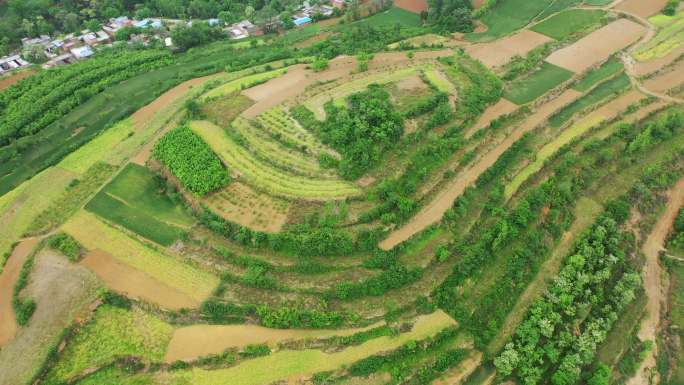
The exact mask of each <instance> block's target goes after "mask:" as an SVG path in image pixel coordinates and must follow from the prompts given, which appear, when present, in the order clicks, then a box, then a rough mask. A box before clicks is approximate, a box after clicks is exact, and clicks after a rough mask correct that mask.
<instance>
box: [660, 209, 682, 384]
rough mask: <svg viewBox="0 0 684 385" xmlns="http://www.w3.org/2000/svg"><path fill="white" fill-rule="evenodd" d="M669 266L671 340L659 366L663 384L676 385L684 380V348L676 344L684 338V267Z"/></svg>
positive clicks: (665, 343)
mask: <svg viewBox="0 0 684 385" xmlns="http://www.w3.org/2000/svg"><path fill="white" fill-rule="evenodd" d="M680 217H681V215H680ZM679 234H681V231H679V230H678V231H677V232H673V234H672V235H673V236H678V235H679ZM667 266H668V267H669V268H668V270H669V273H670V280H671V286H670V292H669V300H670V302H669V303H670V305H669V307H668V314H667V319H668V320H669V321H670V322H671V323H670V324H669V328H667V329H666V330H665V332H666V333H667V334H669V336H668V337H669V338H664V339H663V340H662V342H661V344H662V345H661V346H659V349H663V353H662V354H663V358H659V361H660V362H663V363H664V365H662V364H661V365H659V366H661V367H664V368H663V369H665V371H663V369H660V368H659V369H660V373H661V376H663V377H662V383H663V384H666V385H676V384H679V383H681V382H682V381H683V380H684V347H683V346H682V344H681V343H676V342H674V341H676V339H675V338H679V341H681V339H682V338H684V332H683V331H682V330H683V326H684V310H683V309H684V265H683V264H682V263H681V262H677V261H669V262H668V264H667ZM659 352H660V350H659ZM660 362H659V363H660ZM663 373H664V375H663Z"/></svg>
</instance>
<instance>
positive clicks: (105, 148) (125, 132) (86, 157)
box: [59, 119, 133, 174]
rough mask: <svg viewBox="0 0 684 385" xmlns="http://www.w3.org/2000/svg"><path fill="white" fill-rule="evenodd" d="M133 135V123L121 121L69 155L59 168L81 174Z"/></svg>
mask: <svg viewBox="0 0 684 385" xmlns="http://www.w3.org/2000/svg"><path fill="white" fill-rule="evenodd" d="M132 134H133V122H132V121H131V120H130V119H125V120H122V121H121V122H119V123H117V124H115V125H114V126H113V127H111V128H109V129H107V130H105V131H103V132H102V133H101V134H99V135H98V136H96V137H95V139H93V140H91V141H90V142H88V144H86V145H84V146H82V147H81V148H79V149H78V150H76V151H74V152H72V153H71V154H69V155H68V156H67V157H66V158H64V159H63V160H62V161H61V162H60V163H59V167H61V168H63V169H65V170H69V171H73V172H75V173H78V174H83V173H84V172H86V170H88V169H89V168H90V167H91V166H92V165H94V164H95V163H97V162H98V161H101V160H103V159H104V158H105V157H106V156H107V155H108V153H109V151H111V150H112V149H113V148H115V147H116V146H117V145H119V144H120V143H121V142H123V141H124V140H126V138H128V137H130V136H131V135H132Z"/></svg>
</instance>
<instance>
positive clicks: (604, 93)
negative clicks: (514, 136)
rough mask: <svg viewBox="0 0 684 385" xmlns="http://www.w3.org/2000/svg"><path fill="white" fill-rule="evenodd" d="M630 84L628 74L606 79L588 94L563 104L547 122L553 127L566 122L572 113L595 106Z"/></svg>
mask: <svg viewBox="0 0 684 385" xmlns="http://www.w3.org/2000/svg"><path fill="white" fill-rule="evenodd" d="M630 86H631V83H630V80H629V76H627V75H626V74H622V75H620V76H617V77H615V78H613V79H610V80H606V81H604V82H603V83H601V84H599V85H598V86H596V87H595V88H594V89H592V90H591V92H589V93H588V94H586V95H584V96H582V97H581V98H579V99H577V100H575V101H574V102H572V103H570V104H569V105H567V106H565V107H564V108H563V109H562V110H561V111H560V112H558V113H556V114H555V115H553V116H552V117H551V118H550V119H549V123H550V124H551V126H553V127H560V126H562V125H563V124H565V123H567V122H568V121H569V120H570V119H571V118H572V116H573V115H575V114H576V113H578V112H580V111H583V110H584V109H585V108H588V107H591V106H595V105H596V104H597V103H600V102H602V101H604V100H605V99H607V98H609V97H611V96H614V95H616V94H619V93H621V92H622V91H624V90H625V89H627V88H628V87H630Z"/></svg>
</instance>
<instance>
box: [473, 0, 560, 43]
mask: <svg viewBox="0 0 684 385" xmlns="http://www.w3.org/2000/svg"><path fill="white" fill-rule="evenodd" d="M553 3H554V0H534V1H530V0H506V1H499V2H497V4H496V5H495V6H494V7H492V9H491V10H489V12H487V14H485V15H484V16H483V17H482V18H481V19H480V20H481V21H482V22H483V23H484V24H485V25H486V26H487V31H485V32H482V33H469V34H466V35H465V37H466V39H468V40H470V41H489V40H493V39H496V38H499V37H502V36H505V35H508V34H509V33H512V32H514V31H517V30H518V29H520V28H522V27H524V26H525V25H527V24H528V23H529V22H530V21H532V20H533V19H534V18H535V17H537V16H538V15H540V14H541V13H542V12H544V10H546V9H547V8H549V6H551V5H552V4H553Z"/></svg>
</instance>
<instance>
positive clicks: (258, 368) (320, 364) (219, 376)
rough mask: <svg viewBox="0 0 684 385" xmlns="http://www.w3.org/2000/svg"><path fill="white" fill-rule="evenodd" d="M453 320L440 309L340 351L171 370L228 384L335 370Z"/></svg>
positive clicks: (198, 381) (203, 384) (203, 383)
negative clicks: (395, 333)
mask: <svg viewBox="0 0 684 385" xmlns="http://www.w3.org/2000/svg"><path fill="white" fill-rule="evenodd" d="M454 324H455V322H454V320H453V319H451V318H450V317H449V316H447V315H446V314H444V313H443V312H441V311H438V312H436V313H432V314H430V315H427V316H422V317H421V318H419V319H418V320H417V321H416V324H415V325H414V327H413V329H412V330H411V331H410V332H408V333H403V334H400V335H398V336H395V337H380V338H376V339H373V340H370V341H367V342H364V343H363V344H361V345H357V346H350V347H348V348H346V349H344V350H343V351H341V352H337V353H324V352H322V351H320V350H312V349H306V350H298V351H294V350H281V351H278V352H276V353H273V354H271V355H269V356H266V357H260V358H255V359H253V360H249V361H246V362H244V363H242V364H241V365H239V366H237V367H234V368H228V369H219V370H205V369H200V368H196V369H192V370H181V371H176V372H174V373H173V377H174V379H176V380H179V381H182V380H185V381H187V382H188V383H191V384H193V385H209V384H223V383H230V384H231V385H260V384H270V383H272V382H276V381H279V380H285V379H288V378H291V377H293V376H298V375H306V374H313V373H317V372H321V371H328V370H335V369H339V368H341V367H343V366H345V365H349V364H351V363H353V362H356V361H359V360H361V359H363V358H365V357H368V356H371V355H373V354H377V353H380V352H382V351H388V350H393V349H396V348H398V347H400V346H401V345H403V344H405V343H407V342H409V341H416V340H421V339H425V338H428V337H431V336H434V335H436V334H437V333H438V332H439V331H441V330H443V329H445V328H447V327H450V326H453V325H454Z"/></svg>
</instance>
